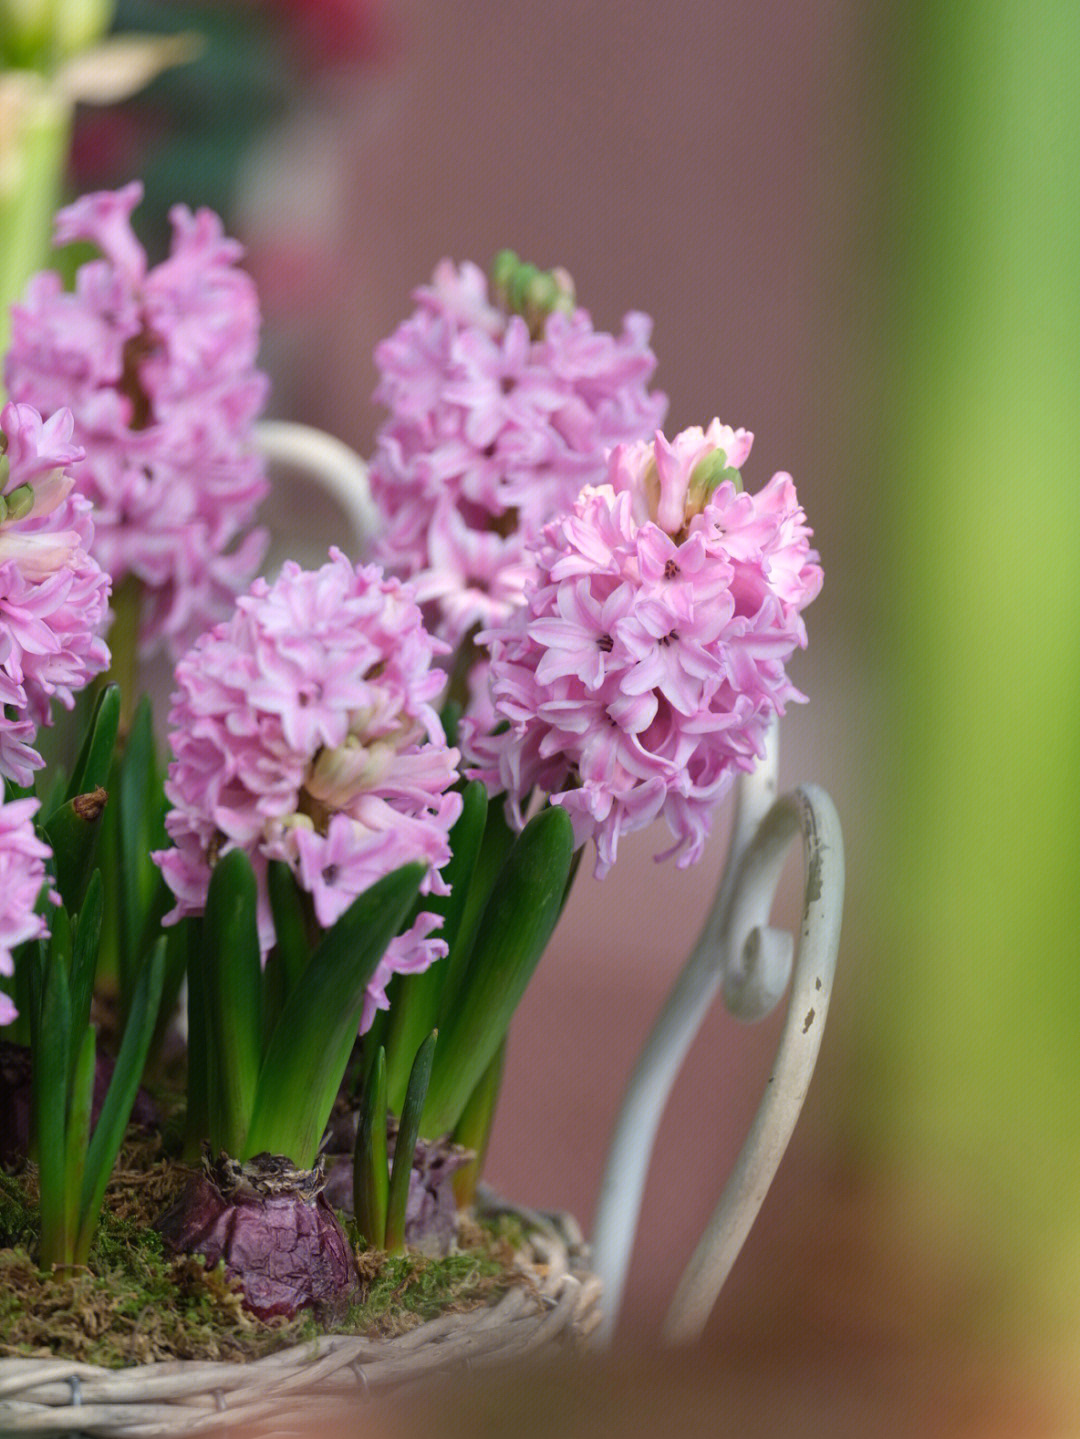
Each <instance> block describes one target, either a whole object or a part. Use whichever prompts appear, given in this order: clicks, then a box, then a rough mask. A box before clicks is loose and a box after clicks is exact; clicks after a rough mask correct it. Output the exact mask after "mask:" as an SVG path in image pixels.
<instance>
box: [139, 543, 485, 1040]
mask: <svg viewBox="0 0 1080 1439" xmlns="http://www.w3.org/2000/svg"><path fill="white" fill-rule="evenodd" d="M440 648H441V647H440V646H439V645H438V643H437V641H435V640H433V639H432V637H431V636H429V635H428V634H427V632H426V631H425V629H424V627H423V623H422V620H421V616H420V611H419V608H418V607H417V605H416V603H415V601H414V600H413V598H412V596H411V594H410V593H409V591H408V590H407V589H406V588H405V587H404V586H403V585H402V584H401V583H400V582H399V581H397V580H394V579H387V578H385V577H384V576H383V575H382V573H381V571H379V570H378V569H376V568H374V567H371V566H367V567H364V566H360V567H356V566H354V565H352V564H351V563H350V562H349V560H348V559H346V557H345V555H344V554H342V553H341V551H340V550H331V552H330V559H329V562H328V563H327V564H326V565H324V566H323V567H322V568H321V569H320V570H317V571H314V572H312V571H304V570H301V569H300V568H299V567H298V566H297V565H295V564H292V563H287V564H286V565H285V567H284V569H283V570H282V573H281V575H280V576H279V578H278V579H277V580H276V581H275V582H274V583H273V584H270V583H268V582H267V581H266V580H256V581H255V583H254V585H253V586H252V588H251V590H250V591H249V593H248V594H246V595H244V596H242V597H241V598H240V600H239V601H238V602H237V607H236V610H235V613H234V615H233V617H232V619H230V620H227V621H225V622H224V623H222V624H220V625H217V626H215V628H214V629H213V630H211V631H209V632H208V633H207V634H205V635H203V636H202V638H201V639H200V640H199V641H198V642H197V643H196V644H195V645H194V646H193V648H192V649H191V650H190V651H189V652H188V654H187V655H186V656H185V657H184V658H183V659H182V660H181V661H180V663H179V664H178V665H177V668H176V683H177V692H176V695H175V696H174V703H173V707H172V710H171V712H170V715H169V724H170V726H171V730H172V735H171V742H172V748H173V755H174V758H173V761H172V764H171V765H170V768H169V777H168V780H167V782H166V786H165V792H166V794H167V796H168V798H169V800H170V801H171V803H172V809H171V810H170V812H169V815H168V817H167V819H166V828H167V830H168V833H169V837H170V839H171V840H172V844H173V847H172V848H170V849H167V850H164V851H162V852H161V853H160V854H159V855H158V856H157V858H158V860H159V862H160V865H161V869H162V873H163V874H164V875H165V878H166V880H167V881H168V883H169V886H170V888H171V889H172V891H173V893H174V895H175V896H176V900H177V903H176V906H175V907H174V909H173V910H172V911H171V914H170V916H169V919H171V920H174V921H175V920H178V919H180V918H182V917H183V916H184V915H188V914H200V913H202V911H203V910H204V908H205V904H206V897H207V893H208V889H209V884H210V876H211V871H212V869H213V867H214V865H215V864H216V863H217V862H218V860H219V859H220V858H221V857H223V856H224V855H225V854H227V853H228V852H229V851H230V850H232V849H236V848H239V849H242V850H243V851H244V852H245V853H246V854H247V855H249V857H250V858H251V861H252V864H253V866H254V870H255V874H256V876H257V878H258V882H259V907H258V922H259V941H260V947H261V950H262V952H263V954H267V953H269V951H270V949H271V948H272V947H273V944H274V941H275V938H276V934H275V928H274V918H273V913H272V909H271V905H270V896H269V890H268V887H267V872H268V866H269V864H270V862H271V861H273V860H277V861H279V862H281V863H283V864H285V865H287V866H288V868H289V870H290V871H291V872H292V874H293V875H294V877H295V878H296V880H297V881H298V883H299V885H300V888H301V889H302V891H303V892H304V894H305V895H307V896H308V897H309V899H310V905H311V910H312V914H313V918H314V920H315V921H316V922H317V923H318V925H320V926H322V927H323V928H329V927H330V926H332V925H333V924H334V922H335V921H336V920H337V919H338V918H339V917H340V916H341V915H342V914H343V913H344V911H345V910H346V909H347V908H348V906H349V904H350V903H351V902H352V901H353V900H354V899H356V897H357V896H358V895H360V894H362V893H363V892H364V891H365V890H366V889H368V888H369V886H371V885H372V884H374V883H375V881H376V880H378V879H381V878H383V877H384V876H385V875H387V874H389V873H391V871H393V870H395V869H398V868H399V867H400V866H401V865H403V864H406V863H410V862H413V861H422V862H423V863H424V864H425V865H426V866H427V869H426V873H425V877H424V881H423V884H422V889H423V891H424V892H425V893H435V894H439V893H445V892H446V886H445V884H444V883H443V882H442V881H441V880H440V877H439V870H440V869H441V868H442V866H444V865H445V864H446V863H447V861H448V860H449V858H450V849H449V844H448V841H447V836H448V834H449V831H450V828H451V826H452V825H453V823H454V821H455V820H456V819H457V817H458V815H459V814H460V812H461V796H460V795H459V794H458V793H456V792H455V791H454V790H453V789H452V788H451V786H452V785H453V784H454V782H455V781H456V779H457V760H458V752H457V750H455V749H451V748H449V747H448V746H447V744H446V738H445V735H444V733H443V729H442V725H441V724H440V722H439V718H438V715H437V714H436V712H435V710H434V709H433V707H432V701H433V700H434V699H435V698H436V697H437V696H438V694H439V692H440V690H441V689H442V686H443V677H442V675H441V674H440V672H439V671H438V670H436V669H434V668H433V667H432V660H433V658H434V656H435V655H436V654H437V653H438V652H439V650H440ZM439 923H440V921H439V917H438V916H437V915H435V914H433V913H430V912H428V911H422V912H421V913H420V914H418V915H417V917H416V919H415V921H414V923H413V925H412V926H411V927H410V929H409V931H408V933H406V934H403V935H400V936H398V937H397V938H395V939H394V940H393V941H392V943H391V945H390V946H389V948H388V950H387V952H386V954H385V955H384V956H383V958H382V959H381V960H380V962H379V967H378V969H377V971H376V973H375V975H374V976H373V978H372V980H371V982H370V983H369V985H368V989H367V999H366V1001H365V1005H364V1012H363V1017H362V1021H361V1028H362V1029H366V1028H368V1027H369V1026H370V1024H371V1020H372V1018H373V1016H374V1012H375V1009H376V1008H379V1007H385V1005H386V997H385V989H386V984H387V982H388V980H389V978H390V976H391V974H392V973H394V972H396V971H398V970H403V971H404V970H413V971H416V970H421V969H426V968H427V966H428V965H429V964H430V963H431V962H432V961H433V960H435V959H437V958H439V957H441V956H442V955H443V954H445V952H446V946H445V944H443V943H441V942H440V941H439V940H438V939H437V938H432V937H430V936H431V934H432V931H433V930H434V929H435V928H436V927H437V926H438V924H439Z"/></svg>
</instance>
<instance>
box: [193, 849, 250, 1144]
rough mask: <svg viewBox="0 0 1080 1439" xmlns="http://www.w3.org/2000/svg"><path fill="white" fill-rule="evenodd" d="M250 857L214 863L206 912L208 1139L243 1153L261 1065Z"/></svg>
mask: <svg viewBox="0 0 1080 1439" xmlns="http://www.w3.org/2000/svg"><path fill="white" fill-rule="evenodd" d="M257 903H258V891H257V888H256V884H255V873H254V871H253V870H252V868H251V861H250V860H249V859H248V857H247V855H246V854H245V853H244V851H243V850H242V849H232V850H230V851H229V852H228V854H226V855H223V856H222V857H221V859H219V860H218V862H217V864H216V865H215V866H214V869H213V873H212V874H211V876H210V888H209V891H208V893H207V896H206V912H205V915H204V917H203V930H202V941H203V942H202V950H201V954H200V955H199V957H198V959H197V961H196V962H197V963H199V964H200V965H201V967H202V995H203V1004H204V1014H205V1025H206V1033H207V1037H208V1041H209V1046H210V1051H211V1054H212V1059H211V1061H210V1071H211V1073H212V1074H213V1084H212V1086H211V1088H210V1090H209V1102H210V1142H211V1144H212V1145H213V1147H214V1150H215V1152H216V1151H218V1150H219V1149H224V1150H225V1151H226V1153H228V1154H239V1153H240V1150H241V1148H242V1146H243V1143H244V1136H245V1135H246V1134H247V1130H248V1125H249V1124H250V1122H251V1114H252V1108H253V1106H254V1102H255V1088H256V1085H257V1083H258V1079H259V1069H260V1067H261V1064H262V1050H263V1038H262V960H261V956H260V952H259V930H258V924H257V921H256V906H257Z"/></svg>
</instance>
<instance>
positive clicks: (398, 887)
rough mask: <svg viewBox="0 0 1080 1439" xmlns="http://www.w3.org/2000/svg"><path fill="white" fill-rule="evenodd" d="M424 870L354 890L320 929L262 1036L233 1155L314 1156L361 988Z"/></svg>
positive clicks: (408, 869)
mask: <svg viewBox="0 0 1080 1439" xmlns="http://www.w3.org/2000/svg"><path fill="white" fill-rule="evenodd" d="M426 873H427V868H426V866H425V865H423V864H407V865H403V866H402V867H401V869H397V870H395V871H394V872H393V873H392V874H388V875H386V876H385V878H383V879H380V880H379V881H378V882H377V883H376V884H373V885H372V886H371V888H370V889H368V890H365V891H364V893H363V894H361V895H359V896H358V897H357V898H356V899H355V900H353V902H352V904H351V905H350V906H349V908H348V909H347V910H346V911H345V913H344V914H343V915H342V916H341V918H340V919H339V920H338V921H337V923H336V924H335V925H334V926H333V928H332V929H330V930H328V931H327V932H326V934H325V935H324V936H323V939H322V941H321V942H320V944H319V946H318V948H317V949H316V950H315V953H314V954H313V955H312V956H311V960H310V962H309V964H308V967H307V969H306V970H305V972H304V980H303V984H302V985H301V986H300V990H299V992H298V993H297V994H295V995H294V996H293V1000H292V1002H291V1003H290V1005H289V1007H288V1009H287V1011H286V1012H285V1013H284V1014H283V1015H282V1016H281V1018H280V1019H279V1020H278V1022H277V1024H276V1026H275V1027H274V1032H273V1034H272V1035H271V1036H270V1042H269V1044H268V1045H267V1049H266V1054H265V1056H264V1059H263V1065H262V1069H261V1070H260V1072H259V1082H258V1086H257V1089H256V1094H255V1103H254V1108H253V1111H252V1119H251V1128H250V1130H249V1132H248V1136H247V1140H246V1142H245V1144H244V1148H243V1153H241V1154H239V1155H238V1156H237V1157H238V1158H241V1159H243V1158H247V1157H249V1156H250V1155H252V1154H258V1153H260V1152H261V1151H263V1150H268V1151H269V1152H270V1153H271V1154H283V1155H286V1156H287V1157H288V1158H289V1159H290V1160H292V1162H293V1163H294V1164H296V1165H298V1166H299V1167H301V1168H303V1169H308V1168H310V1167H311V1165H312V1164H313V1163H314V1161H315V1155H316V1153H317V1151H318V1147H319V1140H320V1139H321V1138H322V1133H323V1130H324V1129H325V1128H326V1121H327V1120H328V1119H329V1117H330V1111H331V1109H332V1108H333V1105H334V1099H335V1097H336V1095H337V1092H338V1089H339V1087H340V1085H341V1080H342V1077H343V1075H344V1074H345V1070H346V1067H347V1066H348V1063H349V1055H350V1054H351V1052H352V1047H353V1044H354V1042H355V1040H356V1033H357V1029H358V1028H359V1024H360V1016H361V1014H362V1013H363V1008H364V994H365V991H366V989H367V986H368V983H369V981H370V979H371V977H372V975H373V974H374V973H375V966H376V965H377V964H378V962H379V960H380V959H381V958H382V955H383V952H384V951H385V949H386V946H387V945H388V944H389V943H390V941H391V939H393V937H394V935H395V934H397V933H398V930H399V929H400V927H401V923H402V921H403V920H404V919H405V917H406V915H407V914H408V913H409V908H410V906H411V905H412V903H413V901H414V900H415V898H416V895H417V892H418V891H419V888H420V882H421V880H422V879H423V878H424V875H425V874H426Z"/></svg>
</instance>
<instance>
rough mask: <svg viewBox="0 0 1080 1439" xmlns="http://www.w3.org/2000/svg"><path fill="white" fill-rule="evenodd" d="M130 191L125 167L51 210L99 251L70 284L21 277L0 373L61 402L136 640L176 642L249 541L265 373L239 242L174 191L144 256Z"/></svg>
mask: <svg viewBox="0 0 1080 1439" xmlns="http://www.w3.org/2000/svg"><path fill="white" fill-rule="evenodd" d="M141 195H142V187H141V185H139V184H138V183H137V182H136V183H133V184H131V185H127V186H125V187H124V189H122V190H118V191H116V192H101V193H98V194H92V195H87V196H84V197H83V198H82V199H80V200H78V201H76V202H75V204H73V205H69V206H68V207H67V209H65V210H61V211H60V213H59V214H58V216H57V220H56V239H57V243H58V244H68V243H70V242H71V241H74V240H85V241H90V242H91V243H93V244H94V245H96V246H97V247H98V248H99V249H100V250H101V252H102V255H103V258H102V259H98V260H92V261H90V262H88V263H86V264H84V265H81V266H80V267H79V270H78V273H77V275H76V281H75V290H74V292H72V293H69V292H66V291H65V290H64V288H63V285H62V282H61V279H60V276H59V275H58V274H56V273H55V272H53V271H43V272H42V273H40V274H38V275H36V276H34V278H33V279H32V280H31V281H30V283H29V285H28V286H27V290H26V294H25V296H24V298H23V301H22V303H21V304H19V305H16V306H14V308H13V311H12V324H13V340H12V347H11V352H10V354H9V355H8V359H7V366H6V380H7V385H8V388H9V390H10V393H11V395H12V397H13V398H14V399H16V400H21V401H25V402H26V403H29V404H32V405H34V406H36V407H37V408H38V409H39V410H40V411H41V412H42V413H43V414H46V415H51V414H53V413H55V412H56V411H57V410H58V409H59V408H60V407H61V406H70V408H71V410H72V412H73V414H74V416H75V438H76V440H77V441H78V443H79V444H80V445H81V446H83V448H84V449H85V451H86V460H85V462H84V464H83V465H82V466H81V467H80V469H79V471H78V475H77V483H78V488H79V491H80V493H82V494H84V495H85V496H86V497H87V498H88V499H89V500H90V501H92V503H93V505H94V519H95V526H96V548H95V555H96V558H97V559H98V560H99V561H100V563H101V564H102V566H103V567H104V568H105V569H106V570H108V572H109V573H110V574H111V575H112V577H113V581H114V583H115V584H117V585H118V584H120V583H121V582H122V581H123V580H124V579H125V578H126V577H127V576H129V575H133V576H135V577H137V579H138V580H140V581H141V582H142V584H143V585H144V586H145V587H146V594H147V599H148V605H147V606H146V607H145V609H144V623H143V632H142V639H143V641H144V643H145V644H150V643H152V642H154V641H157V640H159V639H162V638H165V639H167V640H168V641H169V642H170V644H171V645H172V647H173V650H174V652H177V653H179V651H180V649H181V648H183V647H184V646H185V645H186V644H187V643H189V642H190V641H191V639H193V638H194V637H195V636H196V635H197V634H199V633H200V632H201V631H202V630H203V629H204V628H205V627H206V626H207V625H208V624H210V623H212V622H213V621H214V620H216V619H219V618H221V617H222V616H223V615H224V614H226V613H228V611H229V610H230V609H231V608H232V604H233V601H234V599H235V596H236V594H237V592H238V591H239V590H240V589H242V588H243V587H244V586H245V585H246V584H247V583H248V582H249V580H250V578H251V576H252V575H253V574H254V572H255V569H256V568H257V566H258V563H259V561H260V559H261V558H262V554H263V552H264V549H265V538H264V536H263V535H262V534H261V533H260V532H256V531H252V529H251V525H252V522H253V519H254V514H255V509H256V506H257V505H258V503H259V501H260V500H261V499H262V497H263V495H264V494H265V492H266V488H267V485H266V478H265V474H264V469H263V464H262V460H261V458H260V456H259V454H258V453H257V451H256V448H255V442H254V435H253V429H252V425H253V422H254V420H255V417H256V415H257V414H258V413H259V410H260V409H261V407H262V405H263V401H264V399H265V396H266V389H267V382H266V379H265V377H264V376H263V375H262V374H260V372H259V371H258V370H257V369H256V368H255V357H256V351H257V348H258V340H259V306H258V299H257V296H256V293H255V287H254V285H253V283H252V281H251V280H250V278H249V277H248V276H247V275H245V274H244V272H243V271H242V270H240V269H239V268H238V267H237V261H238V259H239V258H240V255H241V247H240V245H239V244H238V243H237V242H236V241H235V240H230V239H227V238H225V237H224V235H223V234H222V229H221V223H220V221H219V220H218V219H217V217H216V216H214V215H213V214H211V213H210V212H209V211H208V210H200V211H198V212H197V213H195V214H192V213H191V212H190V211H189V210H188V209H186V208H185V207H184V206H177V207H175V208H174V209H173V210H172V211H171V214H170V219H171V221H172V226H173V243H172V250H171V253H170V255H169V258H168V259H167V260H165V261H163V262H162V263H161V264H160V265H156V266H154V267H152V268H148V267H147V260H146V254H145V252H144V251H143V248H142V246H141V245H140V244H139V242H138V240H137V239H136V237H135V234H134V231H133V230H132V228H131V218H130V217H131V213H132V211H133V209H134V208H135V206H136V205H137V204H138V202H139V199H140V198H141Z"/></svg>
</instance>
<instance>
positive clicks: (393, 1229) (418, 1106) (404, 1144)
mask: <svg viewBox="0 0 1080 1439" xmlns="http://www.w3.org/2000/svg"><path fill="white" fill-rule="evenodd" d="M438 1034H439V1031H438V1030H437V1029H433V1030H432V1031H431V1033H430V1034H429V1035H428V1037H427V1038H426V1039H425V1040H424V1042H423V1044H421V1046H420V1048H419V1049H418V1050H417V1052H416V1058H415V1060H414V1061H413V1067H412V1070H411V1071H410V1073H409V1087H408V1089H407V1091H406V1093H405V1104H404V1106H403V1108H402V1111H401V1122H400V1123H399V1125H398V1132H397V1140H396V1141H395V1144H394V1166H393V1168H392V1169H391V1171H390V1193H389V1194H388V1196H387V1200H386V1244H385V1248H386V1251H387V1253H388V1254H396V1253H398V1252H399V1251H400V1250H401V1249H403V1248H404V1247H405V1210H406V1206H407V1205H408V1202H409V1176H410V1174H411V1173H412V1164H413V1156H414V1155H415V1153H416V1141H417V1139H418V1138H419V1136H420V1115H421V1114H422V1113H423V1109H424V1100H425V1099H426V1098H427V1092H428V1081H429V1080H430V1079H431V1062H432V1060H433V1059H434V1057H435V1043H436V1040H437V1039H438Z"/></svg>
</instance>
